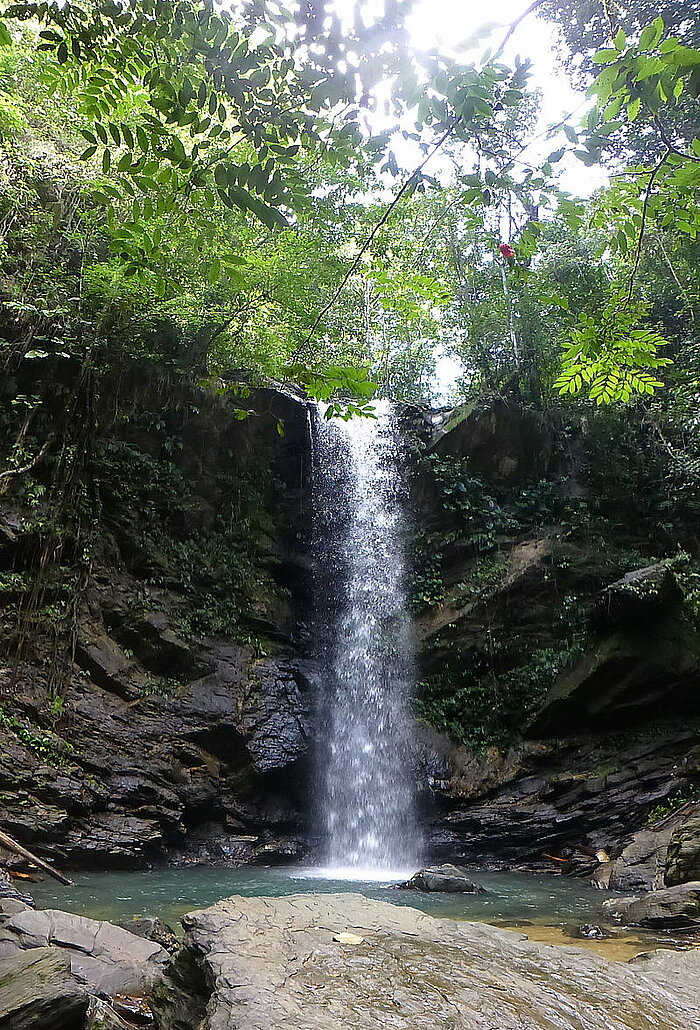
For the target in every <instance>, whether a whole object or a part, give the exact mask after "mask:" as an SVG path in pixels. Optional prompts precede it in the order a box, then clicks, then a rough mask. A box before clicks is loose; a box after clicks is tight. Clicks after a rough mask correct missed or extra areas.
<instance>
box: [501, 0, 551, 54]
mask: <svg viewBox="0 0 700 1030" xmlns="http://www.w3.org/2000/svg"><path fill="white" fill-rule="evenodd" d="M543 3H545V0H533V2H532V3H531V4H530V6H529V7H527V8H526V9H525V10H524V11H523V13H522V14H519V15H518V17H517V18H516V19H515V21H512V22H511V23H510V25H509V26H508V31H507V32H506V34H505V36H504V37H503V39H502V40H501V42H500V44H499V46H498V49H497V50H496V52H495V53H494V55H493V56H494V57H498V55H499V54H500V53H502V52H503V50H504V49H505V46H506V43H507V42H508V40H509V39H510V37H511V36H512V35H513V33H514V32H515V30H516V29H517V27H518V25H520V23H521V22H523V21H525V19H526V18H529V16H530V15H531V14H532V13H533V11H536V10H537V8H538V7H541V6H542V4H543ZM492 60H493V58H492Z"/></svg>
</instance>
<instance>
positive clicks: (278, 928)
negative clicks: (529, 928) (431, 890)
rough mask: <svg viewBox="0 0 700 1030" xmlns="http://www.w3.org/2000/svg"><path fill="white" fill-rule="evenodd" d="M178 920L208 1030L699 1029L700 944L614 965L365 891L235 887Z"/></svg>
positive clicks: (164, 1021) (164, 1026)
mask: <svg viewBox="0 0 700 1030" xmlns="http://www.w3.org/2000/svg"><path fill="white" fill-rule="evenodd" d="M183 925H184V926H185V929H186V931H187V933H186V936H185V945H184V948H183V950H182V952H181V953H180V955H179V956H178V959H177V960H176V967H177V968H176V976H178V977H179V981H180V984H181V985H183V984H184V985H185V986H186V985H187V982H188V978H189V984H190V991H191V1002H190V1012H192V1011H197V1012H198V1018H199V1014H200V1013H201V1014H202V1016H203V1019H202V1022H201V1023H198V1024H197V1025H198V1026H200V1028H201V1030H230V1028H232V1027H236V1030H350V1028H352V1030H435V1028H436V1027H452V1028H454V1030H486V1028H498V1030H523V1028H525V1027H527V1028H528V1030H551V1028H552V1027H556V1028H557V1030H580V1028H581V1027H584V1026H585V1027H586V1030H659V1028H661V1027H663V1028H664V1030H700V1008H699V1007H698V998H699V997H700V952H692V951H691V952H684V953H672V952H666V953H656V954H654V955H651V956H644V961H638V960H637V961H633V962H630V963H622V962H611V961H609V960H607V959H604V958H601V957H600V956H598V955H594V954H592V953H591V952H590V951H584V950H582V949H579V948H573V947H556V946H552V945H544V944H539V943H536V942H533V941H528V940H527V939H526V938H525V937H524V936H523V935H522V934H518V933H513V932H512V931H508V930H503V929H500V928H497V927H493V926H488V925H485V924H480V923H468V922H462V921H454V920H447V919H435V918H433V917H431V916H428V915H426V914H424V913H422V912H418V911H416V910H415V909H411V908H408V907H405V906H400V905H390V904H388V903H386V902H379V901H371V900H369V899H367V898H365V897H363V896H361V895H359V894H318V895H310V894H304V895H294V896H291V897H285V898H241V897H233V898H228V899H227V900H225V901H221V902H219V903H218V904H216V905H213V906H212V907H211V908H208V909H206V910H204V911H199V912H191V913H190V914H189V915H187V916H185V917H184V919H183ZM348 932H349V933H352V934H354V935H356V936H359V937H362V938H363V939H364V940H363V943H362V944H359V945H354V946H353V947H348V946H347V945H343V944H342V943H340V942H338V941H335V940H334V937H335V936H336V935H339V934H344V933H348ZM166 1002H167V999H166ZM197 1005H199V1006H200V1008H199V1009H198V1010H196V1008H195V1007H196V1006H197ZM164 1011H165V1016H166V1018H164V1017H163V1013H164ZM157 1025H158V1027H159V1030H175V1028H176V1027H177V1026H178V1023H177V1021H173V1020H172V1019H168V1018H167V1011H166V1010H164V1009H159V1010H158V1012H157ZM179 1025H180V1026H181V1025H182V1024H179Z"/></svg>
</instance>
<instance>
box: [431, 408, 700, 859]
mask: <svg viewBox="0 0 700 1030" xmlns="http://www.w3.org/2000/svg"><path fill="white" fill-rule="evenodd" d="M608 428H610V427H608ZM612 428H614V427H612ZM417 436H419V437H420V438H421V440H422V443H421V444H420V445H419V446H418V454H419V457H418V460H417V467H418V470H419V472H418V475H417V477H416V479H415V483H414V505H415V509H416V517H415V523H416V531H415V533H414V541H413V547H414V551H415V562H414V565H415V569H416V582H415V584H414V603H415V606H416V611H417V623H416V624H417V637H418V641H419V646H420V649H421V653H422V672H423V685H422V687H423V689H422V695H421V699H420V700H419V715H420V717H421V720H422V722H423V724H424V726H425V727H426V728H425V730H424V736H425V755H426V765H425V767H426V776H427V780H428V784H429V789H428V791H427V795H426V808H427V811H428V812H432V814H433V823H432V825H433V833H432V836H431V843H432V846H433V848H435V849H436V850H437V851H438V853H439V854H441V855H443V856H445V857H450V858H456V859H459V860H461V861H465V862H475V861H476V862H478V861H486V862H499V861H505V862H508V863H511V864H512V863H516V864H517V863H523V864H526V865H529V866H532V865H533V864H535V865H537V864H540V865H541V866H542V867H543V868H552V869H556V868H560V867H566V868H572V867H573V866H575V865H576V864H577V863H578V865H579V866H580V867H581V868H582V869H584V868H585V867H586V866H589V867H590V865H591V864H592V865H595V859H594V855H595V852H596V851H598V850H600V849H604V850H607V851H608V852H609V853H610V855H611V856H612V857H615V856H616V855H618V854H619V853H620V852H621V851H622V849H623V847H624V846H625V841H626V838H627V836H628V835H629V834H630V833H632V832H633V831H636V830H639V829H640V828H641V827H644V826H645V824H646V823H647V821H648V820H650V818H651V820H652V821H653V819H654V818H658V817H659V816H660V814H663V813H664V812H666V811H672V810H673V809H674V808H678V807H679V806H681V805H683V804H685V803H686V802H687V801H688V800H689V799H693V798H695V797H698V796H700V732H699V730H700V692H699V691H698V687H699V686H700V622H699V621H698V609H697V604H696V598H697V586H698V581H699V580H698V563H697V560H696V558H695V556H694V544H693V539H692V538H693V532H694V530H693V517H692V511H688V510H683V508H682V507H679V508H677V510H674V509H673V508H672V507H671V504H670V500H669V496H668V495H664V494H663V493H662V489H663V472H661V473H658V475H657V478H656V480H655V479H654V472H653V470H654V468H655V466H654V462H655V461H656V458H655V457H654V454H653V446H652V443H651V442H650V441H649V440H648V439H640V440H639V441H638V442H637V447H638V451H637V456H636V457H635V456H634V455H631V454H629V455H627V456H626V460H627V462H628V464H627V465H626V466H624V471H623V467H622V466H620V462H621V460H622V459H621V456H620V454H619V453H618V452H616V450H615V439H616V437H615V435H614V433H612V431H611V435H610V442H609V450H610V453H609V454H602V455H601V453H600V448H598V451H596V449H595V446H594V445H595V439H592V440H591V439H590V437H594V436H595V434H594V432H593V430H592V429H591V427H590V426H587V425H585V424H581V423H578V424H569V425H568V426H567V425H566V424H565V423H564V422H563V421H562V420H561V419H557V418H555V417H553V416H550V417H548V418H545V417H544V416H543V415H542V414H541V413H531V412H523V411H520V410H519V409H518V408H517V406H515V407H514V406H512V405H509V404H506V403H505V402H503V401H500V400H499V401H495V402H493V403H483V404H481V405H479V404H472V405H469V406H465V407H464V408H462V409H458V410H457V411H456V412H452V413H449V414H448V415H447V416H446V417H444V418H443V419H442V420H441V421H439V422H437V424H433V426H432V427H430V429H429V430H428V429H426V428H425V426H423V427H422V429H421V430H419V431H418V433H417ZM622 457H623V458H625V455H623V456H622ZM652 459H653V460H652ZM635 462H636V463H637V465H638V476H637V480H636V481H633V478H632V472H631V471H630V469H634V468H635ZM616 470H617V475H618V477H619V478H621V479H623V480H624V478H625V476H627V477H628V479H629V482H628V484H626V485H625V483H624V482H623V483H622V489H621V491H620V490H619V489H618V488H617V487H615V485H614V482H613V481H612V478H611V477H612V476H614V475H615V472H616ZM616 491H617V492H616ZM620 492H621V493H622V496H620ZM680 549H685V553H683V554H682V555H681V556H680V557H679V556H678V555H679V550H680ZM688 552H689V553H688ZM426 556H427V558H428V561H427V562H426ZM431 563H432V564H431ZM426 570H427V571H426ZM428 727H430V728H429V729H428ZM436 729H437V730H438V731H440V732H438V733H437V734H436V732H435V730H436ZM688 832H689V833H690V831H688ZM691 836H692V834H691ZM689 847H690V846H689ZM678 854H679V856H681V855H682V854H683V851H682V845H680V844H679V845H678ZM562 857H564V858H565V859H566V861H564V862H557V861H556V859H561V858H562ZM572 860H573V862H572ZM589 860H590V861H589ZM678 862H679V863H680V865H681V867H683V868H685V866H687V867H688V868H691V867H692V860H691V859H687V860H685V861H684V859H683V858H679V860H678ZM678 862H677V864H678ZM674 868H675V866H674Z"/></svg>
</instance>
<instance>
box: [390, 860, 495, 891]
mask: <svg viewBox="0 0 700 1030" xmlns="http://www.w3.org/2000/svg"><path fill="white" fill-rule="evenodd" d="M398 887H399V888H400V889H401V890H405V891H424V892H426V893H428V894H434V893H443V894H486V891H485V889H484V888H483V887H482V886H481V884H480V883H475V882H474V880H472V879H471V877H470V875H469V870H467V869H462V868H460V866H456V865H450V864H449V863H446V864H445V865H440V866H431V868H429V869H420V870H419V871H418V872H417V873H414V874H413V876H412V877H411V879H410V880H406V882H405V883H400V884H398Z"/></svg>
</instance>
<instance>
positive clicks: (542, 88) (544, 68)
mask: <svg viewBox="0 0 700 1030" xmlns="http://www.w3.org/2000/svg"><path fill="white" fill-rule="evenodd" d="M383 6H384V5H383V3H382V2H381V0H368V2H366V3H364V4H362V8H363V9H364V10H366V11H367V15H368V19H367V20H368V21H370V20H372V18H373V17H376V16H377V15H381V13H382V11H383ZM333 7H334V8H335V9H336V10H337V11H338V13H339V14H340V15H341V16H342V17H347V18H352V12H353V11H354V9H355V7H356V3H355V0H333ZM527 7H528V0H491V3H490V4H483V3H476V2H474V0H416V3H415V8H414V11H413V13H412V14H411V16H410V17H409V19H408V22H407V26H408V30H409V32H410V34H411V38H412V41H413V44H414V46H415V47H416V48H417V49H420V50H431V49H434V48H437V49H439V50H441V51H443V52H445V53H448V54H452V55H457V56H459V58H460V59H461V60H474V61H476V62H478V61H479V59H480V57H481V55H482V54H483V53H484V51H485V50H486V49H487V48H488V47H491V48H493V49H495V48H496V47H497V46H498V45H499V44H500V42H501V40H502V39H503V37H504V35H505V33H506V30H507V28H508V26H509V25H510V23H511V22H512V21H514V20H515V19H516V18H517V17H518V16H519V15H521V14H522V13H523V11H525V10H526V9H527ZM560 46H561V44H560V43H558V41H557V39H556V32H555V29H554V27H553V26H552V25H551V24H550V23H549V22H546V21H543V20H542V19H538V18H537V17H536V16H535V15H534V14H532V15H529V16H528V17H527V18H525V19H524V20H523V21H522V22H521V23H520V25H519V26H518V27H517V29H516V31H515V32H514V34H513V36H512V37H511V39H510V41H509V43H508V45H507V47H506V50H505V53H504V55H503V59H504V61H505V62H506V63H511V64H512V63H513V61H514V59H515V57H516V55H519V56H520V58H521V59H522V60H525V59H529V60H530V61H531V62H532V77H531V79H530V88H531V89H535V90H538V91H539V92H540V93H541V96H542V101H541V103H542V110H541V116H540V125H539V127H538V131H542V130H544V129H545V128H546V127H547V126H548V125H551V124H554V123H556V122H559V121H561V120H562V119H563V118H564V117H565V116H566V115H567V114H569V113H571V112H575V114H574V115H573V118H572V121H573V123H574V125H575V124H577V123H578V122H579V121H580V119H581V117H582V114H583V112H584V111H585V109H586V107H587V106H588V100H587V98H586V96H585V93H582V92H580V91H577V90H575V89H573V88H572V85H571V82H570V80H569V77H568V75H567V73H566V72H565V71H564V69H563V68H562V67H561V65H560V64H559V63H558V61H557V53H556V49H557V47H560ZM561 142H564V139H563V137H562V140H561ZM557 145H560V143H559V144H558V143H557V141H556V140H552V139H550V140H546V141H541V142H540V144H539V147H538V146H537V145H533V147H532V149H531V150H528V151H527V153H526V155H525V157H526V158H527V159H528V160H535V159H537V158H540V159H543V158H544V157H546V155H547V154H548V153H549V152H550V151H552V150H554V149H555V148H556V146H557ZM559 167H560V168H561V170H562V175H561V180H560V182H561V185H562V187H563V188H564V189H566V190H568V191H569V192H570V193H573V194H576V195H578V196H584V197H585V196H589V195H590V194H591V193H592V192H593V190H595V189H597V188H598V187H599V186H602V185H604V184H605V182H606V181H607V176H606V175H605V174H604V172H603V171H602V169H599V168H596V167H593V168H587V167H586V166H585V165H583V164H581V162H580V161H578V160H577V159H576V158H574V157H567V158H566V159H565V160H564V161H562V163H561V165H560V166H559Z"/></svg>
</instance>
